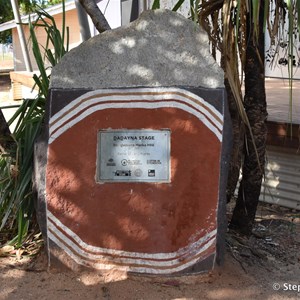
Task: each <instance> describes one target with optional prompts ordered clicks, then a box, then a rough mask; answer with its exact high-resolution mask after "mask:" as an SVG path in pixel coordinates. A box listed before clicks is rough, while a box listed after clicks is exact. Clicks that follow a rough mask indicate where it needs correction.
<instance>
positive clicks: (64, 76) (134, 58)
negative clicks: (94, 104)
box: [51, 10, 224, 89]
mask: <svg viewBox="0 0 300 300" xmlns="http://www.w3.org/2000/svg"><path fill="white" fill-rule="evenodd" d="M223 78H224V75H223V71H222V69H221V68H220V67H219V66H218V65H217V64H216V62H215V60H214V59H213V58H212V56H211V54H210V52H209V41H208V37H207V34H206V33H205V32H204V31H203V30H201V29H200V27H199V26H198V25H197V24H195V23H193V22H191V21H190V20H188V19H185V18H184V17H183V16H181V15H179V14H176V13H174V12H171V11H169V10H149V11H145V12H143V13H142V14H141V16H140V18H139V19H138V20H136V21H135V22H133V23H131V24H130V25H128V26H127V27H121V28H118V29H115V30H111V31H107V32H104V33H103V34H101V35H98V36H95V37H94V38H92V39H90V40H88V41H87V42H85V43H83V44H81V45H80V46H78V47H77V48H75V49H73V50H71V51H70V52H69V53H68V54H66V55H65V57H64V58H63V59H62V61H61V63H60V64H58V65H57V66H56V67H55V68H54V69H53V71H52V77H51V88H64V89H66V88H91V89H99V88H107V87H110V88H111V87H128V86H130V87H133V86H175V85H177V86H183V85H184V86H194V87H197V86H201V87H205V88H218V87H223V86H224V83H223V82H224V79H223Z"/></svg>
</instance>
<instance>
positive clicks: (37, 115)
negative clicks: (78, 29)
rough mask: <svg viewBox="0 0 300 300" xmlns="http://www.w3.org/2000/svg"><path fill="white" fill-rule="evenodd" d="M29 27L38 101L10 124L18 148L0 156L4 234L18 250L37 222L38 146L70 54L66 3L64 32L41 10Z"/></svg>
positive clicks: (27, 105)
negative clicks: (55, 78)
mask: <svg viewBox="0 0 300 300" xmlns="http://www.w3.org/2000/svg"><path fill="white" fill-rule="evenodd" d="M28 25H29V29H30V37H31V41H32V50H33V54H34V57H35V59H36V62H37V65H38V68H39V75H37V74H34V76H33V78H34V81H35V84H36V85H37V86H38V89H39V92H38V95H37V97H36V98H35V99H25V100H24V101H23V103H22V105H21V106H20V108H19V109H18V110H17V111H16V113H15V114H14V116H13V117H12V118H11V120H10V121H9V125H11V124H12V123H13V122H14V121H16V120H17V124H16V127H15V130H14V132H13V133H12V138H13V140H14V141H15V145H14V147H13V149H11V150H10V151H9V152H8V153H5V154H2V155H1V156H0V172H1V178H0V220H1V223H0V230H2V229H3V228H4V227H6V228H8V229H10V230H11V231H12V233H13V235H14V236H15V238H14V239H12V241H11V244H14V245H16V247H20V246H21V245H22V242H23V241H24V240H25V238H26V236H27V234H28V232H29V229H30V226H31V225H33V223H34V222H35V218H34V200H35V199H34V198H35V196H34V193H33V185H32V175H33V155H34V143H35V140H36V138H37V137H38V136H39V134H40V132H41V128H42V124H43V122H44V115H45V104H46V99H47V95H48V89H49V82H50V73H51V68H52V67H53V66H55V65H56V64H57V63H58V62H59V61H60V59H61V58H62V56H63V55H64V54H65V53H66V52H67V51H68V43H69V31H68V28H66V27H65V6H64V2H63V26H62V30H61V31H60V30H59V29H58V28H57V26H56V23H55V20H54V18H53V17H52V16H50V15H49V14H48V13H47V12H46V11H45V10H43V9H41V8H40V10H39V11H37V19H36V21H34V22H29V24H28ZM41 27H42V28H43V29H44V30H45V31H46V34H47V41H46V45H45V46H44V47H41V46H40V45H39V43H38V40H37V37H36V33H35V30H36V29H37V28H41ZM65 44H66V46H65ZM41 48H42V49H43V51H41ZM43 53H44V54H43Z"/></svg>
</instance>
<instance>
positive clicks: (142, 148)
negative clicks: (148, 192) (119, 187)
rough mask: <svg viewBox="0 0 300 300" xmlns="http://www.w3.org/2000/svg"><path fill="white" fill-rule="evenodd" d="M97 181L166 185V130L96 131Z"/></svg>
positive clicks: (167, 158) (167, 138) (168, 175)
mask: <svg viewBox="0 0 300 300" xmlns="http://www.w3.org/2000/svg"><path fill="white" fill-rule="evenodd" d="M149 167H150V168H151V169H149ZM97 181H98V182H170V130H168V129H163V130H100V131H99V132H98V150H97Z"/></svg>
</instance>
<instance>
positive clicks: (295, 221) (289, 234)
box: [0, 204, 300, 300]
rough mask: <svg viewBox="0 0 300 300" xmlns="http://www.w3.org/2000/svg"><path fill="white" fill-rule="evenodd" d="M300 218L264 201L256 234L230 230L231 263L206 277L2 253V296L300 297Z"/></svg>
mask: <svg viewBox="0 0 300 300" xmlns="http://www.w3.org/2000/svg"><path fill="white" fill-rule="evenodd" d="M228 215H230V208H229V213H228ZM299 217H300V214H299V212H298V213H297V212H296V211H292V210H289V209H284V208H280V207H276V206H270V205H266V204H264V205H261V206H260V208H259V210H258V214H257V224H256V227H255V230H254V235H253V236H252V237H251V238H249V239H245V238H242V237H240V236H238V235H236V234H235V233H233V232H230V233H228V235H227V246H228V247H227V253H226V260H225V265H224V266H223V267H222V268H221V269H220V270H218V271H216V272H214V273H213V274H210V275H206V276H203V275H197V276H186V277H176V278H158V277H155V278H153V277H152V278H148V277H144V276H132V275H129V276H128V275H127V274H126V273H122V272H120V271H116V270H113V271H107V272H97V273H88V272H84V273H81V274H76V273H74V272H71V271H66V272H58V271H54V270H50V271H48V268H47V260H46V256H45V254H44V252H42V253H40V254H39V255H38V257H37V258H35V259H28V258H25V257H24V258H22V257H21V259H20V260H17V259H16V257H2V258H0V286H1V289H0V299H1V300H2V299H24V300H27V299H28V300H29V299H30V300H31V299H59V300H60V299H62V300H63V299H68V300H69V299H75V300H76V299H106V300H109V299H116V300H118V299H128V300H134V299H136V300H140V299H141V300H142V299H144V300H160V299H161V300H169V299H170V300H171V299H174V300H175V299H182V300H183V299H186V300H190V299H212V300H214V299H220V300H225V299H228V300H229V299H230V300H232V299H300V268H299V266H300V252H299V247H300V219H299ZM16 254H17V253H16ZM15 256H17V255H15ZM298 287H299V292H298V290H295V289H298ZM278 288H279V290H277V289H278ZM293 289H294V290H293Z"/></svg>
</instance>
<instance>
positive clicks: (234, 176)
mask: <svg viewBox="0 0 300 300" xmlns="http://www.w3.org/2000/svg"><path fill="white" fill-rule="evenodd" d="M224 83H225V88H226V93H227V101H228V107H229V113H230V117H231V123H232V135H233V141H232V151H231V159H230V163H229V172H228V180H227V188H226V197H227V203H228V202H230V201H231V199H232V198H233V196H234V192H235V189H236V186H237V182H238V179H239V175H240V168H241V162H242V153H243V146H244V134H245V131H244V124H243V122H242V119H241V117H240V114H239V112H238V109H237V106H236V101H235V99H234V95H233V94H232V91H231V88H230V85H229V83H228V80H226V79H225V82H224Z"/></svg>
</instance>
